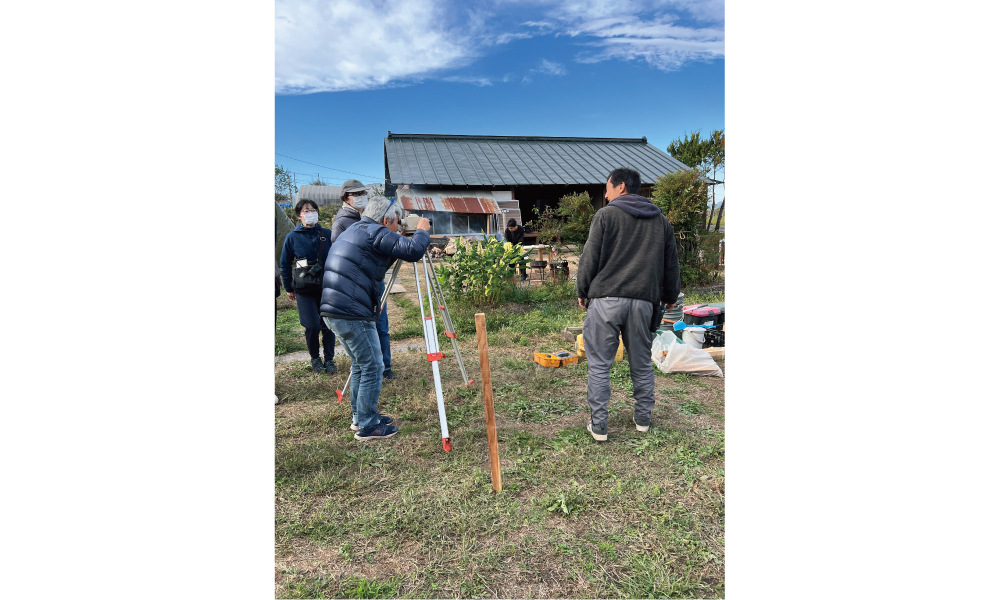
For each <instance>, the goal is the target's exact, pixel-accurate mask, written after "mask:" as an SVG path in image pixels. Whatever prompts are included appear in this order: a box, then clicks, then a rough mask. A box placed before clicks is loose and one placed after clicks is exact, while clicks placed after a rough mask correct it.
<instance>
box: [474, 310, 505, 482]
mask: <svg viewBox="0 0 1000 600" xmlns="http://www.w3.org/2000/svg"><path fill="white" fill-rule="evenodd" d="M476 341H477V342H479V372H480V375H481V376H482V381H483V404H484V405H485V407H486V438H487V440H488V441H489V444H490V476H491V478H492V479H493V491H494V492H499V491H500V490H501V489H503V483H502V482H501V480H500V449H499V448H498V446H497V424H496V417H495V415H494V413H493V378H492V377H491V375H490V353H489V351H488V350H487V348H486V313H476Z"/></svg>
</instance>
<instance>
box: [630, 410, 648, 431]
mask: <svg viewBox="0 0 1000 600" xmlns="http://www.w3.org/2000/svg"><path fill="white" fill-rule="evenodd" d="M632 422H633V423H635V430H636V431H644V432H645V431H649V425H650V420H649V417H645V418H643V417H640V416H638V415H636V414H633V415H632Z"/></svg>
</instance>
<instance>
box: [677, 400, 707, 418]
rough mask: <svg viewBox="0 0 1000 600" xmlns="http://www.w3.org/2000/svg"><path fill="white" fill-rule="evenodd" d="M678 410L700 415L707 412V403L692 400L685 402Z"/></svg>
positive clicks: (687, 413)
mask: <svg viewBox="0 0 1000 600" xmlns="http://www.w3.org/2000/svg"><path fill="white" fill-rule="evenodd" d="M677 410H679V411H681V412H682V413H684V414H685V415H700V414H702V413H703V412H705V405H703V404H702V403H701V402H698V401H696V400H691V401H690V402H685V403H684V404H681V405H680V406H678V407H677Z"/></svg>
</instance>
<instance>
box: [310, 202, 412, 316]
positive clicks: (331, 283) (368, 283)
mask: <svg viewBox="0 0 1000 600" xmlns="http://www.w3.org/2000/svg"><path fill="white" fill-rule="evenodd" d="M430 241H431V236H430V234H429V233H427V232H426V231H424V230H423V229H418V230H417V232H416V233H414V234H413V238H412V239H411V238H407V237H405V236H402V235H400V234H398V233H393V232H392V231H389V228H388V227H386V226H385V225H380V224H378V223H376V222H375V221H373V220H371V219H369V218H368V217H362V218H361V221H359V222H357V223H355V224H354V225H351V226H350V227H348V228H347V229H346V230H345V231H344V233H342V234H340V236H339V237H338V238H337V241H336V242H335V243H334V244H333V248H331V249H330V254H329V256H328V257H327V259H326V270H325V271H324V272H323V296H322V299H321V300H320V304H319V314H320V315H322V316H324V317H332V318H334V319H349V320H356V321H374V320H375V316H376V315H377V314H378V301H379V297H378V288H377V287H376V282H378V281H382V280H383V279H385V271H386V269H388V268H389V265H391V264H392V262H393V260H394V259H396V258H399V259H402V260H405V261H409V262H415V261H418V260H420V257H421V256H423V255H424V252H426V251H427V245H428V244H430Z"/></svg>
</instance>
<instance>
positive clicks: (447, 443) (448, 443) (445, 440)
mask: <svg viewBox="0 0 1000 600" xmlns="http://www.w3.org/2000/svg"><path fill="white" fill-rule="evenodd" d="M441 445H442V446H444V451H445V452H451V438H450V437H446V438H441Z"/></svg>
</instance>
